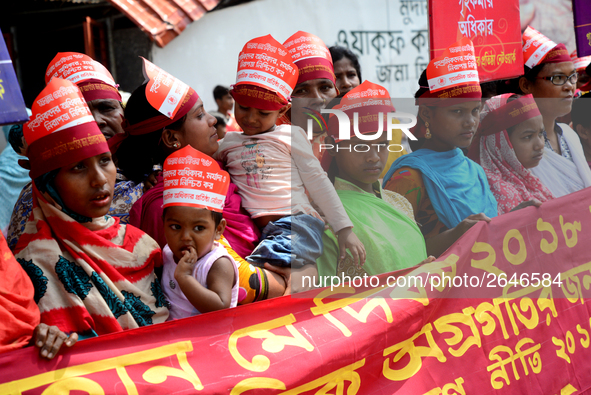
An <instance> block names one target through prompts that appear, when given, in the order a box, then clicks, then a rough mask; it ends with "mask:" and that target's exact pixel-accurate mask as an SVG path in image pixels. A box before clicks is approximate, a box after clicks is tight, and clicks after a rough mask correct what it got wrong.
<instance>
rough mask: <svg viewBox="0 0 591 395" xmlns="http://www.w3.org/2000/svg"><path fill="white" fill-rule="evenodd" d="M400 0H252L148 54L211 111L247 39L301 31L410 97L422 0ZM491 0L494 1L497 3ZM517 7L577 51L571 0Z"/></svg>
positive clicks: (423, 22) (423, 60)
mask: <svg viewBox="0 0 591 395" xmlns="http://www.w3.org/2000/svg"><path fill="white" fill-rule="evenodd" d="M446 1H451V0H446ZM454 1H457V0H454ZM401 3H402V2H401V0H297V1H294V0H257V1H253V2H250V3H246V4H242V5H239V6H235V7H230V8H226V9H223V10H221V11H215V12H212V13H209V14H207V15H205V16H204V17H203V18H202V19H200V20H199V21H197V22H195V23H193V24H191V25H189V26H188V28H187V29H186V30H185V31H184V32H183V33H182V34H181V35H180V36H179V37H177V38H175V39H174V40H173V41H172V42H171V43H170V44H168V45H167V46H166V47H165V48H158V47H156V46H155V45H154V46H153V50H152V59H153V61H154V63H156V64H157V65H159V66H160V67H162V68H164V69H165V70H166V71H168V72H170V73H171V74H173V75H174V76H176V77H178V78H180V79H181V80H182V81H184V82H186V83H187V84H189V85H190V86H192V87H193V88H194V89H195V90H196V91H197V92H198V93H199V95H200V96H201V97H202V99H203V101H204V102H205V106H206V108H207V109H213V108H215V102H214V101H213V97H212V93H211V92H212V90H213V87H214V86H215V85H217V84H221V85H230V84H232V83H234V80H235V76H236V65H237V58H238V54H239V52H240V50H241V49H242V47H243V46H244V44H245V43H246V41H248V40H249V39H251V38H254V37H258V36H262V35H266V34H269V33H270V34H272V35H273V36H274V37H275V38H276V39H277V40H278V41H280V42H283V41H285V40H286V39H287V38H288V37H289V36H291V35H292V34H293V33H295V32H296V31H298V30H303V31H308V32H310V33H313V34H316V35H317V36H319V37H320V38H322V39H323V40H324V41H325V43H326V44H327V45H328V46H331V45H335V44H339V45H343V46H347V47H349V48H350V49H351V50H353V52H355V53H356V54H357V55H358V56H359V60H360V62H361V69H362V76H363V79H364V80H365V79H368V80H370V81H372V82H375V83H378V84H381V85H383V86H385V87H386V88H387V89H388V90H389V92H390V94H391V95H392V97H399V98H401V97H406V98H410V97H412V96H413V95H414V92H415V91H416V89H417V88H418V84H417V80H418V77H419V75H420V73H421V72H422V70H423V68H425V67H426V64H427V63H428V59H429V52H428V48H429V46H428V33H427V28H428V14H427V6H426V4H427V0H412V1H411V2H410V4H411V5H410V6H409V9H408V12H407V11H405V10H404V9H402V8H401ZM495 4H497V6H499V5H500V4H501V3H500V0H495ZM520 5H521V14H522V15H521V24H522V30H523V29H525V27H526V26H527V24H528V23H529V24H531V25H532V26H533V27H535V28H536V29H538V30H540V31H541V32H542V33H544V34H546V35H548V37H550V38H551V39H552V40H554V41H555V42H563V43H565V44H566V45H567V48H568V50H569V52H570V51H572V50H574V49H575V43H574V28H573V19H572V6H571V2H570V0H520ZM397 108H398V105H397ZM406 109H407V108H399V110H406Z"/></svg>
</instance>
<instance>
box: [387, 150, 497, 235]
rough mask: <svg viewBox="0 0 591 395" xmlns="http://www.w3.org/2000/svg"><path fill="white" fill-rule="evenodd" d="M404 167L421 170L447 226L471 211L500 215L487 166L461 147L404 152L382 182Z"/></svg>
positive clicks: (436, 208)
mask: <svg viewBox="0 0 591 395" xmlns="http://www.w3.org/2000/svg"><path fill="white" fill-rule="evenodd" d="M401 167H410V168H412V169H416V170H419V171H420V172H421V173H422V175H423V182H424V183H425V188H426V189H427V194H428V195H429V198H430V199H431V203H432V204H433V208H434V209H435V212H436V213H437V216H438V217H439V220H440V221H441V222H443V224H444V225H445V226H446V227H447V228H448V229H451V228H453V227H455V226H457V225H458V224H459V223H460V222H462V220H464V219H465V218H466V217H468V216H469V215H472V214H478V213H484V214H486V215H487V216H488V217H490V218H493V217H496V216H497V215H498V212H497V201H496V199H495V197H494V195H493V194H492V192H491V191H490V187H489V185H488V180H487V179H486V174H485V173H484V170H483V169H482V167H481V166H480V165H478V164H477V163H475V162H473V161H472V160H470V159H468V158H466V156H464V153H463V152H462V150H461V149H459V148H455V149H453V150H451V151H445V152H436V151H433V150H430V149H420V150H418V151H415V152H412V153H410V154H408V155H403V156H401V157H400V158H398V159H397V160H396V162H394V163H393V164H392V167H390V170H388V173H386V176H385V177H384V182H383V185H386V183H387V182H388V180H389V179H390V178H391V177H392V174H394V172H395V171H396V170H398V169H400V168H401Z"/></svg>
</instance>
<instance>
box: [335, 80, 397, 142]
mask: <svg viewBox="0 0 591 395" xmlns="http://www.w3.org/2000/svg"><path fill="white" fill-rule="evenodd" d="M334 109H335V110H341V111H343V112H344V113H345V114H347V116H348V117H349V120H350V125H351V130H350V135H349V136H350V137H353V136H355V132H354V131H353V117H354V114H355V113H357V114H358V126H359V132H360V133H362V134H366V133H374V132H377V130H378V129H379V127H380V124H379V114H380V113H383V119H382V122H383V124H384V125H386V122H387V114H388V113H389V112H394V111H396V109H395V108H394V106H393V105H392V100H391V99H390V94H389V93H388V90H387V89H386V88H384V87H383V86H381V85H378V84H374V83H373V82H369V81H368V80H365V81H363V83H362V84H361V85H359V86H356V87H355V88H353V89H351V90H350V91H349V92H347V94H346V95H345V96H343V98H342V99H341V102H340V103H339V104H338V105H336V106H335V107H334ZM383 130H386V129H383ZM328 135H329V136H332V137H333V138H334V139H335V142H337V143H338V142H339V141H341V140H340V139H339V127H338V118H337V117H336V116H335V115H331V116H330V118H329V121H328Z"/></svg>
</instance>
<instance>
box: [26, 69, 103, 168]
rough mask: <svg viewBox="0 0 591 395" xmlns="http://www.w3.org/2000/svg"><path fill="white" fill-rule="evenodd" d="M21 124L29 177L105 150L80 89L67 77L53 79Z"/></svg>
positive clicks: (100, 134) (98, 130)
mask: <svg viewBox="0 0 591 395" xmlns="http://www.w3.org/2000/svg"><path fill="white" fill-rule="evenodd" d="M31 110H32V115H31V120H30V121H29V122H27V123H25V124H24V126H23V135H24V137H25V141H26V142H27V145H28V149H27V156H28V157H29V159H30V162H31V172H30V176H31V178H36V177H38V176H40V175H41V174H44V173H46V172H48V171H51V170H54V169H57V168H60V167H62V166H66V165H68V164H70V163H74V162H77V161H80V160H83V159H86V158H89V157H91V156H95V155H98V154H102V153H104V152H107V151H109V147H108V145H107V141H106V139H105V137H104V136H103V134H102V133H101V131H100V129H99V127H98V125H97V124H96V122H95V120H94V118H93V117H92V114H91V112H90V110H89V109H88V106H87V105H86V102H85V101H84V98H83V97H82V94H81V93H80V90H79V89H78V87H76V85H74V84H73V83H71V82H70V81H68V80H63V79H61V78H53V79H52V80H51V81H50V82H49V84H47V86H46V87H45V89H43V90H42V91H41V93H40V94H39V96H37V98H36V99H35V101H34V102H33V106H32V109H31Z"/></svg>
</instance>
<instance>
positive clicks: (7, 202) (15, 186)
mask: <svg viewBox="0 0 591 395" xmlns="http://www.w3.org/2000/svg"><path fill="white" fill-rule="evenodd" d="M19 159H26V158H23V157H21V156H19V155H18V154H17V153H16V152H14V150H13V149H12V147H11V146H10V145H8V146H6V148H4V150H3V151H2V153H1V154H0V191H2V193H0V229H2V230H4V229H6V228H7V227H8V223H9V222H10V215H11V214H12V209H13V208H14V205H15V203H16V201H17V200H18V195H19V194H20V193H21V190H22V189H23V187H24V186H25V185H27V183H29V182H30V181H31V179H30V178H29V171H28V170H26V169H23V168H22V167H20V166H19V164H18V160H19Z"/></svg>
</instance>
